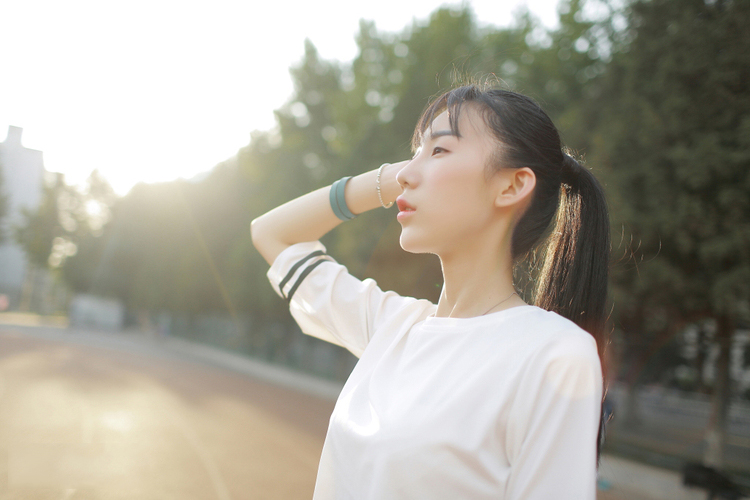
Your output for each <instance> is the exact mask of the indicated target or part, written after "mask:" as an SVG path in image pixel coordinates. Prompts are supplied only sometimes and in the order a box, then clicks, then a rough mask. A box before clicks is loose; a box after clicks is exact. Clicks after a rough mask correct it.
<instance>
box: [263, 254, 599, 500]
mask: <svg viewBox="0 0 750 500" xmlns="http://www.w3.org/2000/svg"><path fill="white" fill-rule="evenodd" d="M314 251H325V248H324V247H323V245H322V244H321V243H320V242H317V241H316V242H306V243H299V244H296V245H293V246H291V247H289V248H287V249H285V250H284V251H283V252H282V253H281V254H280V255H279V256H278V257H277V258H276V260H275V261H274V263H273V265H272V266H271V268H270V269H269V271H268V278H269V280H270V281H271V284H272V285H273V287H274V289H275V290H276V292H277V293H278V294H279V295H281V296H282V297H285V296H286V295H287V293H288V292H289V291H290V289H291V288H292V287H293V286H294V285H295V283H297V281H298V278H299V277H300V275H301V273H304V272H305V270H306V269H307V268H308V267H310V266H312V265H315V264H316V263H317V262H318V261H320V260H323V262H322V263H320V264H319V265H316V266H315V267H314V268H313V269H312V270H311V271H309V274H308V275H307V276H306V277H304V278H303V279H302V281H301V282H300V283H299V284H298V288H297V289H296V291H295V292H294V294H293V296H292V299H291V301H290V311H291V314H292V316H293V317H294V319H295V320H296V321H297V323H298V324H299V326H300V328H301V329H302V331H303V332H305V333H307V334H309V335H313V336H315V337H318V338H321V339H323V340H326V341H329V342H333V343H335V344H338V345H340V346H343V347H345V348H346V349H348V350H349V351H351V352H352V353H354V354H355V355H356V356H357V357H359V358H360V359H359V361H358V363H357V365H356V366H355V368H354V370H353V371H352V373H351V375H350V376H349V379H348V380H347V382H346V384H345V385H344V388H343V390H342V391H341V394H340V396H339V398H338V401H337V402H336V405H335V408H334V410H333V414H332V415H331V419H330V424H329V427H328V433H327V435H326V439H325V443H324V445H323V452H322V455H321V459H320V465H319V468H318V476H317V481H316V484H315V493H314V497H313V498H314V500H328V499H356V500H367V499H372V500H375V499H378V500H385V499H389V500H390V499H415V500H416V499H420V500H422V499H431V500H439V499H446V500H457V499H466V500H474V499H476V500H479V499H493V500H501V499H502V500H549V499H553V498H554V499H555V500H568V499H569V500H594V499H595V498H596V440H597V433H598V428H599V414H600V405H601V399H602V373H601V365H600V361H599V356H598V354H597V349H596V343H595V341H594V339H593V337H592V336H591V335H589V334H588V333H587V332H586V331H584V330H582V329H581V328H579V327H578V326H577V325H575V324H574V323H573V322H571V321H569V320H567V319H565V318H563V317H561V316H559V315H557V314H555V313H552V312H548V311H545V310H543V309H540V308H538V307H535V306H522V307H514V308H511V309H506V310H503V311H499V312H496V313H491V314H487V315H484V316H478V317H473V318H445V317H435V316H434V313H435V311H436V309H437V306H436V305H435V304H433V303H431V302H429V301H427V300H420V299H415V298H412V297H403V296H400V295H398V294H396V293H395V292H384V291H382V290H380V289H379V288H378V286H377V284H376V283H375V282H374V281H373V280H371V279H366V280H364V281H360V280H359V279H357V278H355V277H354V276H352V275H351V274H349V273H348V272H347V270H346V268H345V267H344V266H342V265H341V264H339V263H337V262H335V261H334V260H333V259H331V258H330V257H326V256H325V255H322V256H316V257H313V258H310V259H308V260H306V261H305V262H304V263H302V264H301V265H300V266H298V268H297V269H296V270H295V271H294V272H293V273H291V275H290V276H289V278H288V279H287V281H286V283H284V284H283V290H280V288H279V285H280V284H281V282H282V280H283V279H284V278H285V277H286V276H287V274H289V271H290V269H292V267H293V266H294V264H296V263H298V262H299V261H300V260H302V259H303V258H304V257H306V256H308V255H309V254H310V253H311V252H314Z"/></svg>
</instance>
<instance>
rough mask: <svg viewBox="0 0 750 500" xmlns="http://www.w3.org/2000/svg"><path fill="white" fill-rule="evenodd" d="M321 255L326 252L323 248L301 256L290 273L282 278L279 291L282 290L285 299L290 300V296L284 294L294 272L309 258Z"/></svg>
mask: <svg viewBox="0 0 750 500" xmlns="http://www.w3.org/2000/svg"><path fill="white" fill-rule="evenodd" d="M319 255H325V252H324V251H323V250H316V251H314V252H312V253H310V254H308V255H306V256H305V257H303V258H301V259H300V260H298V261H297V263H296V264H294V265H293V266H292V268H291V269H290V270H289V272H288V273H286V276H284V279H283V280H281V283H279V291H280V292H281V296H282V297H284V298H285V299H287V300H289V298H288V297H287V296H286V295H285V294H284V286H286V284H287V282H288V281H289V280H290V279H292V276H294V273H296V272H297V269H299V268H300V266H301V265H302V264H304V263H305V262H307V261H308V260H310V259H312V258H313V257H317V256H319Z"/></svg>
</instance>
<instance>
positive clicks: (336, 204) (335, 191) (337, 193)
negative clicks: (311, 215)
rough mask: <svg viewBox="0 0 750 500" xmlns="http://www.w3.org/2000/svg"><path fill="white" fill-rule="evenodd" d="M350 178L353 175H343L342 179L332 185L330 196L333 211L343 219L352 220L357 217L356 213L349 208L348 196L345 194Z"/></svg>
mask: <svg viewBox="0 0 750 500" xmlns="http://www.w3.org/2000/svg"><path fill="white" fill-rule="evenodd" d="M349 179H351V176H349V177H342V178H341V179H339V180H337V181H336V182H334V183H333V184H332V185H331V190H330V192H329V196H328V198H329V200H330V202H331V208H332V209H333V213H334V214H336V217H338V218H339V219H341V220H343V221H347V220H352V219H353V218H355V217H356V215H355V214H353V213H352V212H351V210H349V207H348V206H347V205H346V197H345V196H344V190H345V189H346V183H347V182H349Z"/></svg>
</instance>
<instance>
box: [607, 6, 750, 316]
mask: <svg viewBox="0 0 750 500" xmlns="http://www.w3.org/2000/svg"><path fill="white" fill-rule="evenodd" d="M631 18H632V26H633V27H632V37H633V41H632V43H631V44H630V45H629V46H628V50H627V51H626V52H621V53H619V54H616V56H615V58H614V59H613V61H612V64H611V65H610V74H609V78H608V81H607V86H606V90H605V92H604V93H603V95H602V98H601V102H602V107H603V108H604V109H606V112H605V113H603V114H602V116H603V120H602V123H601V128H600V130H599V136H598V141H600V143H601V147H600V148H599V152H600V157H599V158H598V160H599V161H601V163H602V164H604V165H606V166H607V179H608V181H609V182H610V183H611V184H612V186H613V187H614V189H612V190H611V192H610V199H611V200H612V203H613V215H614V217H615V218H616V221H617V222H618V223H619V224H616V225H615V226H620V227H622V226H623V225H624V227H625V228H626V230H627V231H628V232H630V233H631V234H632V235H633V238H634V240H635V241H636V242H638V244H640V250H639V252H640V253H642V254H643V255H644V256H646V257H647V259H649V260H648V261H646V262H643V263H641V264H640V265H639V266H638V267H639V270H640V273H639V274H638V275H636V274H635V273H633V272H632V271H633V269H631V268H629V267H625V268H623V269H621V270H620V272H618V273H616V279H617V283H619V284H621V285H622V286H624V287H625V288H626V289H627V290H628V291H629V292H632V291H637V295H638V296H639V297H646V296H648V300H651V301H655V302H657V303H659V304H661V305H662V306H663V307H668V308H669V309H671V310H673V312H674V313H675V314H676V315H679V316H681V317H683V318H690V317H694V318H695V317H704V316H714V315H719V314H720V315H727V316H730V317H738V316H741V315H745V316H746V315H747V314H748V311H747V303H748V300H750V250H749V249H750V197H748V192H750V168H749V167H750V149H748V141H750V139H748V137H750V135H748V131H749V130H750V128H748V127H750V125H749V124H750V120H749V119H748V116H750V92H748V86H747V82H748V78H749V76H750V36H748V34H747V30H746V27H747V25H748V22H750V6H749V5H748V4H747V2H710V3H709V2H704V1H702V0H689V1H683V2H675V1H666V0H652V1H648V2H636V3H634V4H633V5H632V14H631ZM618 236H619V235H618ZM636 276H637V278H636ZM634 278H635V279H636V281H634Z"/></svg>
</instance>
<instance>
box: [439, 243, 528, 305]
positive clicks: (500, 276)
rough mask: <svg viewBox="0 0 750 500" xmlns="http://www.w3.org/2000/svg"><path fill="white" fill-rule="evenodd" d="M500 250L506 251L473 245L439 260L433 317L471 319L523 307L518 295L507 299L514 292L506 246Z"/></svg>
mask: <svg viewBox="0 0 750 500" xmlns="http://www.w3.org/2000/svg"><path fill="white" fill-rule="evenodd" d="M500 247H501V248H507V251H505V252H502V251H498V250H497V248H498V246H495V245H487V244H474V245H462V246H461V251H459V252H454V253H452V254H451V255H449V256H445V255H441V256H440V264H441V267H442V269H443V290H442V292H441V293H440V300H439V302H438V308H437V311H436V312H435V316H436V317H452V318H472V317H475V316H482V315H484V314H487V313H490V312H497V311H502V310H503V309H508V308H511V307H517V306H520V305H525V303H524V302H523V300H522V299H521V298H520V297H519V296H518V295H511V294H512V293H513V292H514V291H515V289H514V287H513V260H512V258H511V256H510V246H509V245H504V246H500Z"/></svg>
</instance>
